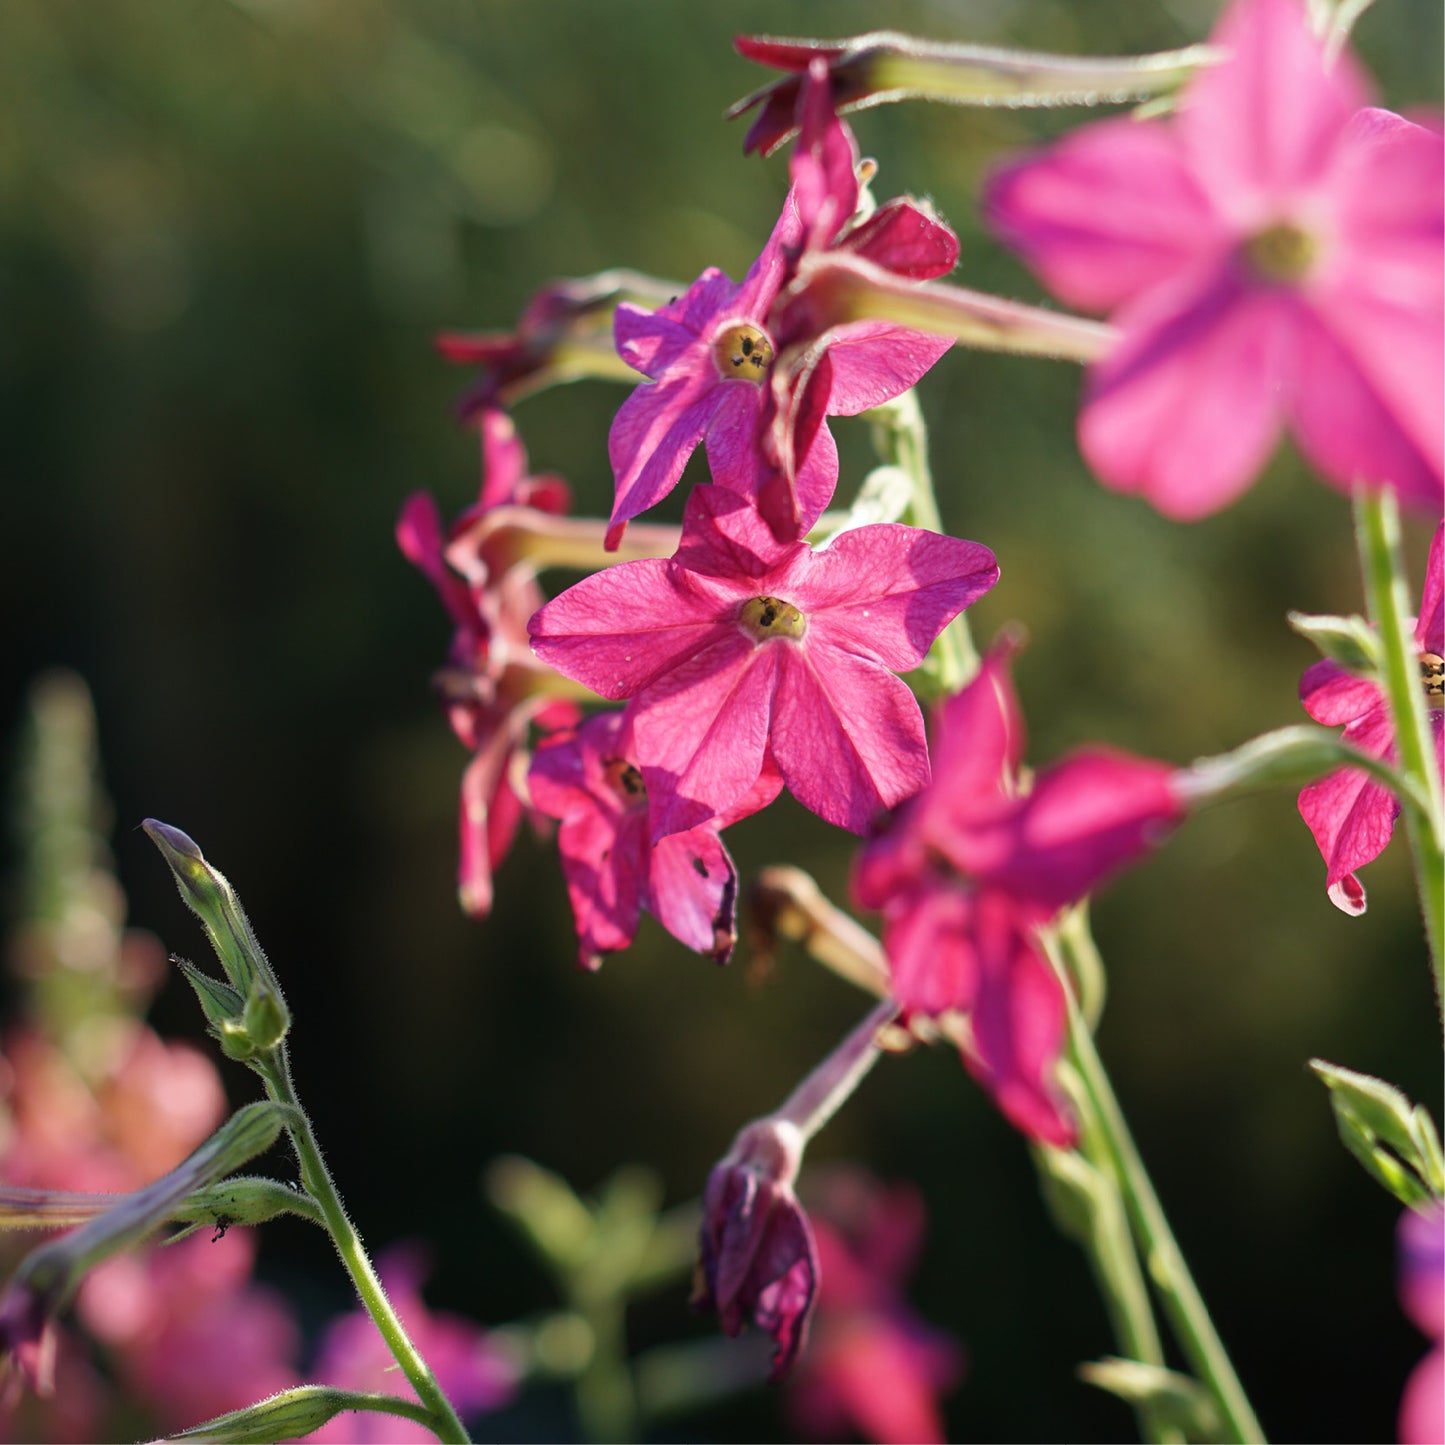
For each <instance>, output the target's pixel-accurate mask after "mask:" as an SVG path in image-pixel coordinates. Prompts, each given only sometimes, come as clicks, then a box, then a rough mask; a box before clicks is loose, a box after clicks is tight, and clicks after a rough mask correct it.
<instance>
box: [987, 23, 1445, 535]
mask: <svg viewBox="0 0 1445 1445" xmlns="http://www.w3.org/2000/svg"><path fill="white" fill-rule="evenodd" d="M1213 41H1214V43H1215V44H1217V45H1218V46H1220V47H1222V48H1223V49H1224V50H1225V51H1227V52H1228V58H1227V59H1226V60H1224V61H1223V62H1222V63H1221V64H1218V65H1215V66H1209V67H1205V68H1204V69H1202V70H1201V71H1200V72H1199V73H1198V74H1197V75H1196V77H1195V78H1194V79H1193V80H1192V81H1191V82H1190V84H1189V85H1188V86H1187V87H1186V89H1185V91H1184V92H1183V94H1182V96H1181V98H1180V105H1179V112H1178V114H1177V116H1176V117H1174V118H1173V120H1172V121H1164V120H1153V121H1144V122H1140V121H1136V120H1132V119H1121V120H1109V121H1103V122H1099V123H1097V124H1094V125H1088V126H1084V127H1082V128H1080V129H1079V130H1077V131H1075V132H1073V133H1072V134H1070V135H1068V136H1066V137H1064V138H1063V139H1062V140H1061V141H1059V142H1057V143H1056V144H1054V145H1052V146H1049V147H1047V148H1045V149H1044V150H1043V151H1042V152H1040V153H1037V154H1035V155H1034V156H1031V157H1025V158H1024V159H1022V160H1020V161H1017V162H1014V163H1013V164H1011V165H1009V166H1006V167H1005V168H1004V169H1003V170H1002V171H1000V172H999V173H998V174H997V175H995V177H994V178H993V180H992V182H991V184H990V185H989V187H988V190H987V193H986V197H985V212H986V215H987V218H988V220H989V222H990V224H991V225H992V226H993V228H994V229H995V231H997V232H998V233H999V235H1001V236H1002V237H1003V239H1004V240H1006V241H1007V242H1008V243H1009V244H1010V245H1012V246H1014V247H1015V248H1016V249H1017V250H1018V251H1019V252H1020V253H1021V254H1022V255H1023V257H1024V259H1025V260H1026V261H1027V262H1028V263H1029V264H1030V265H1031V266H1032V267H1033V268H1034V270H1035V271H1036V272H1037V273H1038V274H1039V275H1040V276H1041V277H1042V279H1043V280H1044V282H1045V283H1046V284H1047V285H1048V286H1049V287H1050V288H1051V289H1052V290H1053V291H1054V292H1055V293H1056V294H1057V295H1059V296H1060V297H1061V298H1063V299H1064V300H1065V301H1068V302H1069V303H1071V304H1073V305H1078V306H1083V307H1086V308H1093V309H1097V310H1100V311H1105V312H1108V313H1109V314H1110V316H1111V318H1112V319H1113V320H1114V322H1115V323H1116V324H1117V326H1118V328H1119V330H1120V332H1121V336H1120V339H1119V341H1118V343H1117V345H1116V346H1115V347H1114V348H1113V349H1112V350H1111V351H1110V352H1109V353H1108V354H1107V355H1106V356H1105V358H1104V359H1103V360H1102V361H1100V362H1099V363H1097V364H1096V365H1095V366H1094V367H1093V368H1092V370H1091V371H1090V374H1089V378H1088V383H1087V386H1086V389H1085V395H1084V404H1083V408H1082V411H1081V413H1080V418H1079V441H1080V445H1081V447H1082V449H1083V452H1084V455H1085V457H1086V458H1087V460H1088V461H1089V463H1090V465H1091V466H1092V467H1093V469H1094V470H1095V471H1096V472H1097V473H1098V475H1099V476H1100V478H1101V479H1102V480H1103V481H1104V483H1105V484H1106V485H1107V486H1109V487H1112V488H1114V489H1115V490H1118V491H1122V492H1139V493H1141V494H1142V495H1144V496H1145V497H1147V498H1148V499H1149V500H1150V501H1151V502H1152V503H1153V504H1154V505H1155V506H1156V507H1158V508H1159V510H1160V511H1161V512H1163V513H1165V514H1166V515H1167V516H1170V517H1174V518H1178V519H1181V520H1191V519H1194V518H1197V517H1201V516H1204V515H1206V514H1208V513H1210V512H1213V511H1216V510H1217V509H1219V508H1220V507H1223V506H1225V505H1226V504H1227V503H1228V502H1230V501H1231V500H1233V499H1234V497H1236V496H1237V495H1238V494H1239V493H1240V492H1242V491H1243V490H1244V489H1245V488H1246V487H1247V486H1249V484H1250V483H1251V482H1252V481H1253V479H1254V477H1255V475H1256V474H1257V473H1258V471H1259V470H1260V468H1261V467H1262V466H1263V465H1264V462H1265V461H1266V459H1267V458H1268V456H1269V453H1270V452H1271V450H1272V449H1273V447H1274V445H1275V443H1276V441H1277V439H1278V437H1279V434H1280V431H1281V429H1282V428H1288V430H1289V431H1290V432H1291V434H1292V435H1293V436H1294V438H1295V440H1296V441H1297V442H1298V444H1299V446H1300V448H1301V450H1302V451H1303V452H1304V454H1305V456H1306V458H1307V459H1308V460H1309V462H1310V463H1311V464H1312V465H1313V466H1314V467H1315V468H1316V469H1317V470H1318V471H1319V472H1320V473H1321V474H1322V475H1323V476H1324V477H1325V479H1326V480H1328V481H1329V482H1330V484H1331V485H1333V486H1335V487H1337V488H1339V489H1340V490H1342V491H1349V490H1350V489H1351V488H1353V487H1355V486H1356V485H1360V484H1365V485H1382V484H1389V485H1392V486H1393V487H1394V488H1395V489H1396V490H1397V491H1398V492H1399V494H1400V496H1401V497H1402V498H1403V499H1404V500H1406V501H1407V502H1409V503H1411V504H1413V505H1415V506H1418V507H1428V508H1430V509H1432V510H1438V509H1439V507H1440V504H1441V475H1442V453H1445V430H1442V420H1441V410H1440V406H1439V401H1440V394H1441V390H1442V386H1445V322H1442V314H1445V306H1442V282H1441V275H1442V236H1445V222H1442V217H1445V204H1442V182H1441V173H1442V141H1441V136H1440V135H1439V134H1438V133H1437V132H1436V131H1433V130H1431V129H1429V128H1427V127H1425V126H1421V125H1415V124H1412V123H1411V122H1409V121H1406V120H1403V119H1401V117H1399V116H1397V115H1392V114H1390V113H1389V112H1386V111H1381V110H1373V109H1367V108H1363V99H1364V94H1365V88H1364V84H1363V81H1362V78H1361V76H1360V74H1359V72H1358V71H1357V69H1356V67H1355V64H1354V62H1353V60H1352V59H1351V57H1350V56H1349V55H1342V56H1340V57H1339V58H1338V59H1337V60H1336V61H1335V62H1334V64H1333V65H1331V64H1330V63H1329V62H1328V60H1327V57H1326V54H1325V51H1324V47H1323V44H1322V42H1321V41H1320V40H1318V39H1317V38H1316V37H1315V36H1314V35H1313V34H1312V33H1311V31H1310V28H1309V25H1308V23H1307V19H1306V16H1305V12H1304V7H1303V5H1302V4H1301V3H1299V0H1235V3H1234V4H1232V5H1231V7H1230V8H1229V9H1228V10H1227V12H1226V13H1225V15H1224V16H1223V18H1222V19H1221V21H1220V23H1219V26H1218V28H1217V29H1216V31H1215V34H1214V36H1213Z"/></svg>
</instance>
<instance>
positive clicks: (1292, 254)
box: [1244, 221, 1319, 283]
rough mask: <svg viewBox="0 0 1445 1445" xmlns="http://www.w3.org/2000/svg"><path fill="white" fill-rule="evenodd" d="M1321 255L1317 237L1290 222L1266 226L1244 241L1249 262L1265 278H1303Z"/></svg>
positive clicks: (1287, 279)
mask: <svg viewBox="0 0 1445 1445" xmlns="http://www.w3.org/2000/svg"><path fill="white" fill-rule="evenodd" d="M1318 255H1319V246H1318V244H1317V243H1316V241H1315V238H1314V237H1313V236H1312V235H1310V233H1309V232H1308V231H1304V230H1301V229H1300V227H1298V226H1295V225H1292V224H1291V223H1290V222H1288V221H1281V222H1279V223H1278V224H1276V225H1273V226H1266V227H1265V229H1264V230H1262V231H1257V232H1256V233H1255V234H1254V235H1253V236H1251V237H1250V238H1249V240H1248V241H1246V242H1245V243H1244V257H1245V261H1246V263H1247V264H1248V266H1249V268H1250V270H1251V271H1253V272H1254V274H1255V275H1256V276H1258V277H1259V278H1260V279H1261V280H1263V281H1276V282H1284V283H1292V282H1296V281H1303V280H1304V278H1305V277H1306V276H1308V275H1309V273H1310V269H1311V267H1312V266H1313V265H1314V263H1315V260H1316V258H1317V257H1318Z"/></svg>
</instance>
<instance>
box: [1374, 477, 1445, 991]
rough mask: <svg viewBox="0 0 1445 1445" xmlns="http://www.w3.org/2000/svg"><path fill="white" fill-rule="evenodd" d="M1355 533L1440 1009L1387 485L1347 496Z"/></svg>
mask: <svg viewBox="0 0 1445 1445" xmlns="http://www.w3.org/2000/svg"><path fill="white" fill-rule="evenodd" d="M1355 534H1356V540H1357V543H1358V545H1359V549H1360V568H1361V571H1362V572H1363V573H1364V579H1365V600H1366V602H1367V604H1368V606H1369V610H1370V620H1371V621H1372V622H1373V623H1374V624H1375V627H1376V629H1377V631H1378V632H1379V637H1380V650H1381V653H1382V654H1383V659H1384V669H1383V674H1382V676H1381V678H1380V681H1381V683H1382V684H1383V686H1384V690H1385V696H1386V698H1388V699H1389V704H1390V716H1391V718H1392V720H1393V721H1394V724H1395V748H1396V752H1397V753H1398V755H1399V760H1400V771H1401V772H1402V773H1404V775H1405V777H1406V778H1407V779H1409V780H1411V781H1413V782H1414V783H1415V784H1416V785H1417V786H1418V788H1419V790H1420V791H1421V792H1422V793H1423V794H1424V797H1423V799H1420V798H1417V797H1412V796H1411V795H1410V794H1409V793H1405V794H1402V795H1401V798H1400V808H1401V811H1402V812H1403V813H1404V815H1405V828H1406V831H1407V833H1408V834H1409V838H1410V851H1411V853H1412V854H1413V856H1414V859H1415V879H1416V882H1417V884H1418V886H1419V889H1420V908H1421V911H1422V912H1423V913H1424V915H1425V934H1426V937H1427V938H1428V939H1429V940H1430V957H1431V961H1432V963H1433V964H1434V974H1435V1000H1436V1003H1437V1004H1439V1005H1440V1007H1441V1009H1442V1012H1445V823H1442V819H1441V800H1440V777H1439V772H1438V769H1437V767H1436V763H1435V748H1434V739H1433V738H1432V737H1431V730H1430V719H1429V716H1428V709H1427V708H1426V706H1425V696H1424V689H1423V688H1422V687H1421V685H1420V659H1419V653H1418V651H1417V649H1416V646H1415V634H1414V628H1413V618H1412V616H1411V611H1410V602H1409V596H1408V594H1407V592H1406V587H1405V568H1404V564H1403V563H1402V561H1401V557H1400V511H1399V507H1398V506H1397V505H1396V502H1395V494H1394V492H1393V491H1391V490H1390V489H1389V488H1384V489H1381V490H1379V491H1366V490H1364V489H1361V490H1360V491H1358V492H1357V493H1356V494H1355Z"/></svg>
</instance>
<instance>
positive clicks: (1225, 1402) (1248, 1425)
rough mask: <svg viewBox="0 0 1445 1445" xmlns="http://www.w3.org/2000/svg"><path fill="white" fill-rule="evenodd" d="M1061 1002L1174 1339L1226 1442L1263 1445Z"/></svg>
mask: <svg viewBox="0 0 1445 1445" xmlns="http://www.w3.org/2000/svg"><path fill="white" fill-rule="evenodd" d="M1059 942H1060V947H1061V949H1062V950H1063V951H1064V952H1065V953H1067V951H1068V949H1069V947H1070V946H1071V945H1070V938H1069V936H1068V935H1067V934H1064V935H1061V937H1060V940H1059ZM1066 997H1067V999H1068V1006H1069V1049H1070V1052H1071V1054H1072V1055H1073V1060H1074V1065H1075V1067H1076V1068H1077V1069H1078V1071H1079V1075H1080V1078H1081V1079H1082V1080H1083V1084H1084V1088H1085V1090H1086V1092H1087V1094H1088V1097H1089V1102H1090V1103H1091V1104H1092V1106H1093V1111H1094V1114H1095V1116H1096V1119H1097V1122H1098V1126H1099V1130H1100V1134H1101V1137H1102V1139H1103V1142H1104V1143H1105V1145H1106V1147H1107V1149H1108V1151H1109V1155H1110V1157H1111V1160H1112V1163H1113V1167H1114V1173H1115V1175H1116V1177H1117V1179H1118V1183H1119V1187H1120V1190H1121V1192H1122V1194H1123V1197H1124V1205H1125V1208H1126V1209H1127V1210H1128V1212H1129V1220H1130V1223H1131V1224H1132V1226H1133V1229H1134V1234H1135V1236H1136V1238H1137V1239H1138V1241H1139V1248H1140V1251H1141V1253H1142V1254H1143V1256H1144V1260H1145V1263H1146V1264H1147V1266H1148V1270H1149V1275H1150V1277H1151V1278H1152V1279H1153V1281H1154V1287H1155V1289H1156V1290H1157V1291H1158V1293H1159V1297H1160V1299H1161V1300H1162V1301H1163V1304H1164V1310H1165V1313H1166V1314H1167V1315H1168V1316H1169V1321H1170V1324H1171V1325H1172V1326H1173V1328H1174V1334H1175V1337H1176V1338H1177V1339H1178V1341H1179V1344H1180V1347H1181V1348H1182V1349H1183V1351H1184V1354H1185V1356H1186V1358H1187V1359H1188V1360H1189V1363H1190V1366H1191V1368H1192V1369H1193V1370H1194V1373H1195V1374H1196V1376H1197V1377H1198V1378H1199V1380H1200V1381H1201V1383H1202V1384H1204V1385H1205V1386H1206V1387H1207V1388H1208V1390H1209V1392H1210V1394H1211V1395H1213V1397H1214V1402H1215V1405H1216V1406H1217V1407H1218V1410H1219V1414H1220V1418H1221V1420H1222V1421H1223V1422H1224V1425H1225V1428H1226V1431H1227V1438H1228V1439H1229V1440H1232V1441H1237V1442H1245V1441H1263V1440H1264V1438H1265V1436H1264V1432H1263V1430H1262V1429H1261V1428H1260V1424H1259V1421H1258V1420H1257V1419H1256V1418H1255V1414H1254V1411H1253V1409H1252V1408H1251V1407H1250V1403H1249V1399H1248V1397H1247V1396H1246V1395H1245V1393H1244V1389H1243V1387H1242V1386H1241V1385H1240V1383H1239V1379H1238V1377H1237V1376H1236V1375H1235V1373H1234V1366H1233V1365H1231V1364H1230V1362H1229V1355H1228V1354H1227V1353H1226V1351H1225V1348H1224V1344H1223V1342H1222V1341H1221V1340H1220V1338H1219V1335H1218V1333H1217V1332H1216V1331H1215V1328H1214V1322H1213V1321H1212V1320H1211V1319H1210V1317H1209V1311H1208V1309H1207V1308H1206V1307H1205V1304H1204V1300H1203V1299H1202V1298H1201V1296H1200V1294H1199V1290H1198V1287H1197V1286H1196V1285H1195V1283H1194V1278H1193V1276H1192V1275H1191V1274H1190V1273H1189V1266H1188V1265H1187V1264H1186V1263H1185V1262H1184V1254H1183V1252H1182V1251H1181V1250H1180V1248H1179V1244H1178V1242H1177V1241H1176V1240H1175V1238H1174V1233H1173V1231H1172V1230H1171V1229H1170V1228H1169V1221H1168V1219H1167V1218H1166V1216H1165V1214H1164V1207H1163V1205H1162V1204H1160V1202H1159V1196H1158V1195H1157V1194H1155V1192H1154V1186H1153V1184H1152V1182H1151V1181H1150V1179H1149V1172H1148V1170H1146V1169H1145V1167H1144V1161H1143V1159H1142V1158H1140V1155H1139V1151H1138V1148H1137V1147H1136V1146H1135V1144H1134V1140H1133V1137H1132V1135H1131V1134H1130V1133H1129V1126H1128V1124H1127V1123H1125V1121H1124V1113H1123V1110H1122V1109H1120V1107H1119V1101H1118V1099H1117V1098H1116V1097H1115V1095H1114V1090H1113V1087H1112V1085H1111V1084H1110V1083H1109V1075H1108V1073H1107V1072H1106V1071H1105V1068H1104V1063H1103V1060H1102V1059H1101V1058H1100V1057H1099V1052H1098V1049H1097V1048H1096V1047H1095V1046H1094V1036H1093V1034H1091V1033H1090V1032H1089V1028H1088V1025H1087V1024H1086V1023H1085V1021H1084V1017H1083V1015H1082V1014H1081V1013H1080V1012H1079V1007H1078V1004H1077V1003H1076V1002H1075V1000H1074V997H1073V992H1072V990H1066Z"/></svg>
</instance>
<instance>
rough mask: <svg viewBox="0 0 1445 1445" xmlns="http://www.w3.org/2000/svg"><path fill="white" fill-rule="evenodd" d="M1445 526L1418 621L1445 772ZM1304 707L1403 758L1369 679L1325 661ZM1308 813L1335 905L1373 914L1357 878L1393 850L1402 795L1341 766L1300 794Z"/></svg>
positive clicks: (1308, 687) (1306, 682)
mask: <svg viewBox="0 0 1445 1445" xmlns="http://www.w3.org/2000/svg"><path fill="white" fill-rule="evenodd" d="M1442 541H1445V522H1442V523H1441V524H1440V525H1439V526H1438V527H1436V529H1435V539H1434V541H1432V542H1431V544H1430V556H1429V560H1428V561H1427V562H1426V565H1425V586H1424V590H1423V592H1422V593H1421V597H1420V614H1419V616H1418V617H1417V618H1416V619H1415V648H1416V652H1417V653H1418V655H1419V659H1420V676H1421V681H1422V683H1423V685H1424V688H1425V696H1426V700H1427V702H1428V703H1429V707H1430V729H1431V732H1432V733H1433V734H1434V737H1435V758H1436V765H1437V767H1439V768H1440V769H1441V770H1442V771H1445V711H1442V708H1445V695H1442V694H1445V604H1442V597H1445V582H1442V574H1445V566H1442V558H1441V548H1442ZM1300 702H1301V703H1303V705H1304V709H1305V711H1306V712H1307V713H1309V715H1310V716H1311V717H1312V718H1314V720H1315V721H1316V722H1319V723H1324V724H1325V725H1326V726H1329V727H1338V726H1339V725H1340V724H1342V723H1343V724H1344V728H1345V731H1344V734H1343V737H1344V741H1345V742H1347V743H1350V744H1351V745H1352V746H1354V747H1357V748H1359V750H1360V751H1361V752H1363V753H1368V754H1369V755H1370V756H1371V757H1375V758H1384V759H1386V760H1387V761H1389V762H1393V761H1394V760H1395V755H1396V754H1395V728H1394V724H1393V722H1392V721H1391V719H1390V706H1389V703H1388V702H1387V701H1386V699H1385V695H1384V693H1383V692H1381V690H1380V688H1379V687H1378V686H1377V685H1376V684H1375V683H1374V682H1371V681H1370V680H1369V679H1368V678H1363V677H1357V676H1355V674H1354V673H1352V672H1347V671H1346V670H1345V669H1344V668H1343V667H1341V666H1340V665H1339V663H1337V662H1333V661H1331V660H1330V659H1329V658H1321V659H1320V661H1319V662H1317V663H1315V664H1314V665H1313V666H1312V667H1310V668H1308V669H1307V670H1306V672H1305V674H1304V676H1303V677H1302V678H1301V679H1300ZM1299 810H1300V816H1301V817H1302V818H1303V819H1304V820H1305V823H1306V824H1307V825H1308V827H1309V830H1310V832H1311V833H1312V834H1314V839H1315V843H1316V844H1317V845H1318V846H1319V850H1320V853H1321V854H1322V855H1323V857H1324V860H1325V866H1326V873H1325V885H1326V888H1327V889H1328V891H1329V896H1330V901H1331V902H1332V903H1334V904H1335V906H1336V907H1337V908H1339V909H1341V910H1342V911H1343V912H1345V913H1350V914H1361V913H1363V912H1364V911H1365V890H1364V887H1363V885H1362V884H1361V883H1360V880H1359V879H1358V878H1357V877H1356V876H1355V870H1356V869H1357V868H1362V867H1364V865H1365V864H1366V863H1369V862H1370V861H1372V860H1373V859H1375V858H1378V857H1379V856H1380V854H1381V853H1382V852H1384V850H1385V845H1386V844H1387V843H1388V842H1389V841H1390V835H1391V833H1393V832H1394V828H1395V819H1396V817H1397V816H1398V815H1399V812H1400V804H1399V803H1398V801H1397V800H1396V798H1395V795H1394V794H1393V793H1392V792H1390V790H1389V789H1388V788H1386V787H1384V786H1383V785H1382V784H1380V783H1377V782H1376V781H1375V780H1374V779H1373V778H1371V777H1370V775H1369V774H1368V773H1365V772H1362V771H1361V770H1360V769H1359V768H1340V769H1339V770H1338V771H1336V772H1333V773H1330V774H1328V775H1327V776H1325V777H1323V778H1319V779H1317V780H1316V781H1315V782H1313V783H1310V784H1308V785H1307V786H1306V787H1305V788H1304V789H1303V790H1302V791H1301V793H1300V795H1299Z"/></svg>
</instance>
